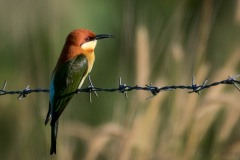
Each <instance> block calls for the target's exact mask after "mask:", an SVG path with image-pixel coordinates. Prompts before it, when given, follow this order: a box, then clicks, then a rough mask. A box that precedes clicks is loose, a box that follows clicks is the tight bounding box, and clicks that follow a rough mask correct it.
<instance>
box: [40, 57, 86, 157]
mask: <svg viewBox="0 0 240 160" xmlns="http://www.w3.org/2000/svg"><path fill="white" fill-rule="evenodd" d="M87 70H88V60H87V58H86V56H85V55H83V54H81V55H79V56H77V57H76V58H73V59H71V60H69V61H68V62H66V63H64V64H62V65H60V66H59V67H58V68H56V70H55V72H54V73H53V75H52V82H51V83H53V88H51V87H50V94H53V97H52V100H51V99H50V102H49V111H48V115H47V118H46V121H45V124H47V123H48V121H49V120H50V119H51V127H52V145H51V151H50V154H52V153H56V138H57V127H58V118H59V116H60V115H61V114H62V112H63V111H64V109H65V108H66V106H67V104H68V103H69V101H70V100H71V98H72V97H73V95H74V92H75V91H76V90H77V89H78V86H79V84H80V83H81V81H82V80H83V79H84V77H85V76H87V75H86V74H87ZM51 92H53V93H51Z"/></svg>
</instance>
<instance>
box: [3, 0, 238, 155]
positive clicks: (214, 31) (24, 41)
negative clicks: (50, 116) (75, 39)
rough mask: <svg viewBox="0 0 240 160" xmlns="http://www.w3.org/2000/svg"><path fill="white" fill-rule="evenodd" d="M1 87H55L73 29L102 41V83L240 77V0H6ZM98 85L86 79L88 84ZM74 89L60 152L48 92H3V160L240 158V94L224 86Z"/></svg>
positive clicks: (98, 74) (96, 76)
mask: <svg viewBox="0 0 240 160" xmlns="http://www.w3.org/2000/svg"><path fill="white" fill-rule="evenodd" d="M0 21H1V25H0V61H1V62H0V83H1V82H2V84H3V82H4V81H5V80H7V86H6V90H22V89H24V88H25V87H26V86H28V85H29V86H30V88H32V89H34V88H44V89H45V88H48V86H49V82H50V77H51V73H52V70H53V68H54V66H55V64H56V61H57V58H58V56H59V54H60V52H61V49H62V46H63V44H64V41H65V38H66V36H67V34H68V33H69V32H70V31H72V30H73V29H76V28H87V29H90V30H92V31H94V32H95V33H97V34H101V33H107V34H112V35H115V36H117V37H118V38H116V39H108V40H103V41H100V42H98V45H97V48H96V50H95V53H96V63H95V65H94V68H93V70H92V72H91V79H92V81H93V83H94V85H95V86H96V87H103V88H116V87H117V86H118V78H119V77H122V80H123V83H127V84H128V85H141V86H143V85H145V84H150V83H153V85H155V86H164V85H189V84H191V77H192V75H195V76H196V81H197V83H202V82H203V81H204V80H205V79H206V78H207V79H208V80H209V83H210V82H214V81H219V80H223V79H226V78H227V76H229V75H235V74H238V73H239V67H240V66H239V61H240V45H239V44H240V1H239V0H228V1H227V0H195V1H190V0H171V1H169V0H161V1H160V0H148V1H143V0H122V1H120V0H119V1H116V0H115V1H111V0H101V1H97V0H88V1H87V0H79V1H77V0H70V1H65V2H60V1H57V0H49V1H44V0H43V1H30V0H22V1H17V0H8V1H7V0H1V1H0ZM88 85H89V83H88V81H86V82H85V83H84V85H83V87H87V86H88ZM98 95H99V97H98V98H96V97H95V96H92V99H93V102H92V103H90V102H89V95H88V94H86V93H82V94H78V95H75V96H74V98H73V100H72V101H71V102H70V104H69V105H68V107H67V109H66V110H65V111H64V113H63V115H62V116H61V118H60V125H59V135H58V143H57V155H54V156H50V155H49V149H50V126H49V125H48V126H45V125H44V120H45V116H46V114H47V111H48V94H47V93H32V94H30V95H29V96H28V97H27V98H25V99H22V100H17V96H16V95H5V96H0V159H18V160H21V159H22V160H28V159H36V160H37V159H41V160H42V159H59V160H61V159H62V160H63V159H64V160H65V159H69V160H70V159H87V160H95V159H99V160H108V159H118V160H133V159H137V160H141V159H142V160H148V159H149V160H150V159H151V160H158V159H163V160H189V159H194V160H195V159H196V160H206V159H207V160H215V159H216V160H220V159H222V160H230V159H231V160H235V159H240V158H239V157H240V119H239V115H240V106H239V103H238V99H239V96H240V94H239V92H238V91H237V90H236V88H234V87H233V86H225V85H224V86H223V85H221V86H217V87H214V88H211V89H208V90H205V91H203V92H201V94H200V95H197V94H188V93H187V91H186V90H177V91H171V92H163V93H159V94H158V95H157V96H155V97H154V98H151V99H149V100H147V101H146V98H147V97H149V96H151V94H150V93H146V92H143V91H131V92H129V93H128V97H129V98H128V99H127V100H126V99H125V98H124V95H122V94H119V93H106V92H99V93H98Z"/></svg>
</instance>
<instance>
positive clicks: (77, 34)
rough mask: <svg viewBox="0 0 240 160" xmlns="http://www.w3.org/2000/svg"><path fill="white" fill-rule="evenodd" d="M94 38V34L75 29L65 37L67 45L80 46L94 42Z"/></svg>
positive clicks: (85, 30)
mask: <svg viewBox="0 0 240 160" xmlns="http://www.w3.org/2000/svg"><path fill="white" fill-rule="evenodd" d="M95 37H96V35H95V33H93V32H92V31H90V30H87V29H76V30H74V31H72V32H71V33H70V34H69V35H68V36H67V39H66V43H67V44H68V45H76V46H81V45H83V44H84V43H86V42H89V41H92V40H94V39H95Z"/></svg>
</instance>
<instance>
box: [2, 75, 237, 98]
mask: <svg viewBox="0 0 240 160" xmlns="http://www.w3.org/2000/svg"><path fill="white" fill-rule="evenodd" d="M239 77H240V75H235V76H228V78H227V79H225V80H222V81H218V82H213V83H211V84H207V82H208V80H205V81H204V82H203V83H202V84H201V85H198V84H196V83H195V77H194V76H193V77H192V84H191V85H189V86H184V85H172V86H163V87H157V86H152V84H150V85H145V86H138V85H135V86H129V85H127V84H125V83H122V79H121V77H120V78H119V85H118V87H117V88H100V87H94V86H93V83H92V81H91V78H90V76H89V82H90V85H89V86H88V87H87V88H82V89H77V90H76V91H74V92H72V93H70V94H78V93H81V92H87V93H89V94H90V96H89V98H90V102H91V101H92V100H91V93H95V95H96V96H98V95H97V92H120V93H123V94H125V98H126V99H127V98H128V97H127V92H130V91H132V90H144V91H148V92H150V93H151V94H152V96H150V97H148V98H147V99H149V98H151V97H153V96H156V95H157V94H158V93H160V92H163V91H172V90H176V89H187V90H190V91H188V93H198V94H200V91H202V90H204V89H208V88H210V87H214V86H217V85H220V84H229V85H233V86H234V87H235V88H236V89H237V90H238V91H240V87H239V86H238V85H239V84H240V81H239V80H237V79H236V78H239ZM6 86H7V81H4V83H3V87H2V89H0V96H3V95H9V94H10V95H14V94H16V95H18V97H17V98H18V99H22V98H25V97H27V96H28V95H29V94H31V93H40V92H44V93H48V92H49V90H48V89H30V87H29V86H27V87H26V88H24V89H23V90H16V91H7V90H6Z"/></svg>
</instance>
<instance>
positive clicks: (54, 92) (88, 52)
mask: <svg viewBox="0 0 240 160" xmlns="http://www.w3.org/2000/svg"><path fill="white" fill-rule="evenodd" d="M105 38H114V36H112V35H109V34H99V35H96V34H95V33H94V32H92V31H90V30H88V29H83V28H80V29H75V30H73V31H72V32H70V33H69V35H68V36H67V38H66V40H65V44H64V46H63V49H62V52H61V54H60V57H59V59H58V61H57V64H56V66H55V68H54V70H53V73H52V76H51V81H50V87H49V109H48V113H47V117H46V120H45V125H47V124H48V122H49V121H50V120H51V123H50V126H51V148H50V155H52V154H56V142H57V133H58V121H59V117H60V116H61V114H62V112H63V111H64V109H65V108H66V106H67V105H68V103H69V101H70V100H71V98H72V97H73V95H74V93H75V91H76V90H77V89H80V88H81V86H82V84H83V82H84V80H85V78H86V77H87V75H88V74H89V73H90V72H91V70H92V67H93V64H94V61H95V54H94V49H95V47H96V44H97V41H98V40H100V39H105Z"/></svg>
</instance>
